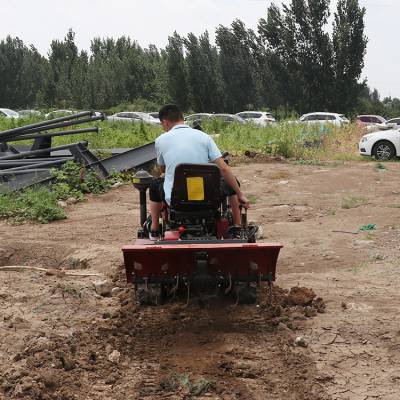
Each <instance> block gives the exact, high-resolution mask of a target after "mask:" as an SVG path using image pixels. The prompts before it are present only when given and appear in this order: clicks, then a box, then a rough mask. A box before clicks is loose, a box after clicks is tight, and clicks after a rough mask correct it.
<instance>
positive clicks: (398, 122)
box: [382, 118, 400, 128]
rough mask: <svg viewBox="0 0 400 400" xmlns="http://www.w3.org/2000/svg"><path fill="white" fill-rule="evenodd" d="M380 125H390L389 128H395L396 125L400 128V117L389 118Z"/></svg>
mask: <svg viewBox="0 0 400 400" xmlns="http://www.w3.org/2000/svg"><path fill="white" fill-rule="evenodd" d="M382 125H383V126H387V127H390V128H397V127H399V128H400V118H392V119H389V120H387V121H386V122H384V123H383V124H382Z"/></svg>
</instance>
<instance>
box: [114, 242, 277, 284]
mask: <svg viewBox="0 0 400 400" xmlns="http://www.w3.org/2000/svg"><path fill="white" fill-rule="evenodd" d="M282 247H283V246H282V245H281V244H280V243H237V244H236V243H224V241H223V240H221V243H218V244H207V243H199V244H179V242H177V244H162V243H154V242H151V241H149V240H146V239H139V240H137V241H136V244H135V245H128V246H124V247H123V248H122V251H123V254H124V261H125V268H126V274H127V280H128V282H133V281H134V279H135V278H151V277H155V278H160V279H162V278H165V277H175V276H177V275H179V276H183V277H184V276H190V275H191V274H193V273H194V272H195V268H196V253H198V252H206V253H207V254H208V264H209V267H208V269H209V272H210V273H215V274H218V273H223V274H231V275H232V278H233V279H235V278H239V277H240V276H254V275H259V274H262V275H264V276H266V275H270V277H271V278H272V279H273V280H275V270H276V263H277V259H278V255H279V251H280V249H281V248H282Z"/></svg>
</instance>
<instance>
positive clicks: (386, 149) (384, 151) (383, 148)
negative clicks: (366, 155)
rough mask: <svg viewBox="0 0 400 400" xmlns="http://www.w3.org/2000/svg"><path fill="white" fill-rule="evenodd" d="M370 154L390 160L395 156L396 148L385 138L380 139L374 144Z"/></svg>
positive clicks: (380, 158) (379, 158) (383, 159)
mask: <svg viewBox="0 0 400 400" xmlns="http://www.w3.org/2000/svg"><path fill="white" fill-rule="evenodd" d="M372 155H373V156H374V157H375V158H376V159H377V160H380V161H385V160H390V159H391V158H393V157H395V156H396V148H395V147H394V146H393V144H392V143H390V142H388V141H386V140H381V141H380V142H378V143H376V144H375V145H374V148H373V149H372Z"/></svg>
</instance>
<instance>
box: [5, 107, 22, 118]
mask: <svg viewBox="0 0 400 400" xmlns="http://www.w3.org/2000/svg"><path fill="white" fill-rule="evenodd" d="M0 117H3V118H19V117H20V115H19V114H18V113H17V112H16V111H14V110H10V109H9V108H0Z"/></svg>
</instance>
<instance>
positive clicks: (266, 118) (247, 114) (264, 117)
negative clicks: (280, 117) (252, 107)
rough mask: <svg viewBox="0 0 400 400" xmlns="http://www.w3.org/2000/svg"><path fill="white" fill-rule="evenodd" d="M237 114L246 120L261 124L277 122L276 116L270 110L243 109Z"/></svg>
mask: <svg viewBox="0 0 400 400" xmlns="http://www.w3.org/2000/svg"><path fill="white" fill-rule="evenodd" d="M236 115H237V116H238V117H240V118H243V119H244V120H245V121H248V122H253V123H255V124H256V125H260V126H267V125H268V124H272V123H274V122H276V121H275V118H274V116H273V115H272V114H271V113H270V112H265V111H242V112H240V113H237V114H236Z"/></svg>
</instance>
